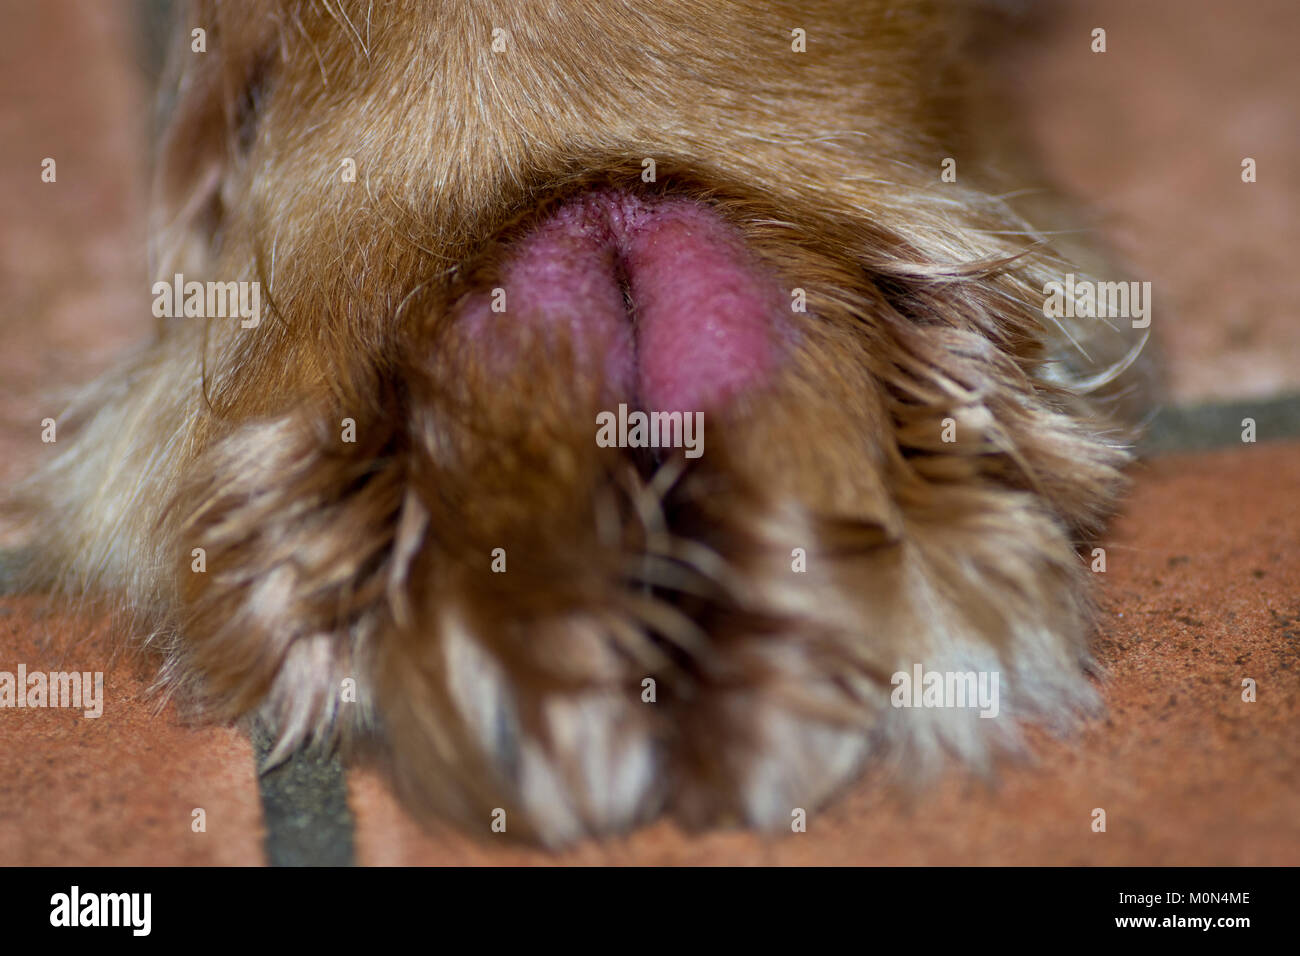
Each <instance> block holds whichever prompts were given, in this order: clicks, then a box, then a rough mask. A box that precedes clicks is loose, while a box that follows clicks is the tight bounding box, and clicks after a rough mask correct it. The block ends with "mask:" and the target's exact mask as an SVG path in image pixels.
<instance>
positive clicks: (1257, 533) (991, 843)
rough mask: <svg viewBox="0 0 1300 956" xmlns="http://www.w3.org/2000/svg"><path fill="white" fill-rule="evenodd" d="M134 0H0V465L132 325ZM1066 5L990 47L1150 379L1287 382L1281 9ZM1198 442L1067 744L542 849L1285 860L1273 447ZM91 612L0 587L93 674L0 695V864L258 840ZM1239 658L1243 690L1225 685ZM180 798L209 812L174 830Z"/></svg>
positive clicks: (411, 853) (1293, 361)
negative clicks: (796, 814)
mask: <svg viewBox="0 0 1300 956" xmlns="http://www.w3.org/2000/svg"><path fill="white" fill-rule="evenodd" d="M133 9H134V7H133V6H132V5H130V4H127V3H125V2H116V0H113V2H98V0H45V2H43V3H41V4H35V3H18V2H8V3H5V4H4V14H5V22H6V29H5V31H4V32H3V35H0V87H2V88H4V89H6V90H17V91H20V92H19V95H17V96H10V97H6V99H5V101H4V103H3V104H0V144H3V146H0V209H3V210H4V216H3V217H0V289H3V291H4V295H3V296H0V481H6V480H9V479H10V478H12V477H13V476H14V475H17V474H20V473H22V472H23V471H25V470H26V469H28V468H30V467H31V465H32V464H33V462H35V461H36V460H38V458H39V456H40V455H41V454H42V453H43V451H44V448H43V446H42V445H41V444H40V441H39V436H38V429H37V426H36V424H35V423H36V422H39V420H40V418H42V417H44V416H45V415H46V414H53V413H54V411H55V410H56V409H57V405H56V404H51V402H50V401H49V400H48V399H44V398H41V397H40V396H41V395H42V394H43V393H42V390H43V389H45V388H48V387H49V386H51V385H58V384H62V383H68V382H74V381H78V380H81V379H82V378H84V377H85V375H86V374H88V373H89V372H90V371H93V370H94V369H97V368H100V367H102V366H103V365H105V364H106V363H107V362H108V361H109V360H110V359H111V357H112V356H114V355H116V354H120V353H121V352H122V351H123V350H125V349H126V348H129V347H130V346H131V345H132V344H134V343H136V342H139V341H141V340H142V339H143V338H144V337H145V336H146V335H147V334H148V330H149V327H150V319H149V308H148V287H147V282H146V281H145V280H146V277H147V270H146V266H145V263H144V260H143V257H142V255H141V254H140V251H139V250H140V249H141V248H142V245H141V243H142V236H143V230H142V226H141V221H142V217H141V211H140V210H141V200H142V196H143V185H142V184H143V182H144V181H145V177H146V162H145V157H146V155H147V151H146V147H145V144H146V142H147V135H148V133H147V123H146V119H147V116H148V108H147V100H146V95H147V94H146V90H147V85H148V84H147V82H146V81H145V80H144V79H143V77H142V75H141V71H140V69H139V64H140V63H142V62H144V61H145V60H146V57H145V56H143V55H141V54H137V53H135V52H133V50H134V47H133V44H134V42H135V41H134V33H133V29H132V25H131V22H130V21H129V19H128V15H129V14H130V12H131V11H132V10H133ZM1062 10H1063V15H1062V16H1061V17H1060V18H1059V19H1058V20H1056V21H1055V22H1054V24H1053V25H1052V27H1051V28H1050V30H1049V33H1048V35H1047V36H1046V38H1045V40H1044V42H1043V43H1041V44H1040V45H1039V46H1038V47H1037V48H1036V49H1035V50H1034V51H1031V52H1030V53H1029V54H1027V55H1026V56H1025V57H1023V58H1022V59H1021V60H1020V61H1018V62H1017V63H1015V64H1013V65H1012V67H1011V69H1012V70H1013V71H1022V72H1023V76H1024V83H1023V86H1022V93H1021V94H1020V98H1021V100H1022V101H1023V103H1022V105H1023V107H1024V109H1025V110H1026V111H1027V112H1028V114H1029V115H1030V116H1031V117H1032V119H1033V123H1034V127H1033V128H1034V134H1035V139H1036V141H1037V143H1038V146H1039V148H1040V149H1041V151H1042V152H1043V154H1044V156H1045V158H1046V160H1047V162H1048V165H1049V168H1050V170H1051V171H1052V172H1053V174H1054V176H1055V178H1056V179H1057V180H1058V181H1059V182H1061V183H1062V184H1064V185H1065V186H1066V187H1067V188H1069V189H1071V190H1072V191H1074V192H1075V193H1077V194H1078V195H1079V196H1081V197H1082V198H1083V199H1084V200H1085V201H1086V202H1087V203H1089V208H1090V209H1091V210H1092V211H1093V213H1094V216H1093V218H1094V219H1095V221H1096V223H1097V226H1098V228H1099V229H1100V230H1101V232H1102V233H1103V234H1104V235H1105V236H1106V237H1107V238H1108V239H1109V241H1111V242H1112V244H1114V245H1115V246H1116V248H1118V249H1119V250H1120V251H1121V253H1122V254H1123V256H1124V257H1125V258H1126V260H1127V261H1128V262H1129V263H1130V264H1131V266H1132V268H1133V271H1134V273H1135V275H1136V276H1137V277H1139V278H1150V279H1151V280H1152V281H1153V282H1154V283H1155V284H1156V294H1157V296H1158V297H1160V298H1159V299H1158V301H1160V302H1164V303H1168V306H1169V308H1168V311H1167V312H1165V313H1162V314H1163V315H1167V317H1168V318H1167V321H1165V322H1159V321H1158V322H1157V328H1158V331H1159V333H1160V336H1161V340H1162V344H1163V346H1164V349H1165V351H1166V352H1167V353H1168V355H1169V357H1170V369H1171V382H1172V387H1173V394H1174V398H1175V399H1176V400H1178V401H1180V402H1194V401H1200V400H1207V399H1225V398H1234V397H1235V398H1245V399H1247V400H1248V401H1249V400H1253V399H1257V398H1259V399H1262V398H1268V397H1270V396H1276V395H1280V394H1284V393H1288V392H1295V391H1297V390H1300V323H1297V322H1296V321H1294V315H1293V313H1294V310H1295V307H1296V303H1297V302H1298V301H1300V294H1298V293H1300V272H1297V270H1295V269H1293V268H1290V267H1289V263H1287V262H1284V261H1283V260H1282V257H1283V256H1284V255H1291V254H1294V251H1295V250H1296V249H1297V248H1300V243H1297V239H1300V235H1298V234H1297V230H1298V229H1300V225H1297V224H1300V215H1298V213H1300V209H1298V208H1297V207H1298V206H1300V182H1298V181H1297V179H1296V172H1297V171H1300V162H1298V160H1300V143H1298V142H1297V139H1298V138H1300V124H1296V123H1295V122H1294V115H1293V109H1292V107H1291V103H1290V98H1291V97H1292V96H1293V94H1294V90H1295V89H1296V88H1297V87H1298V86H1300V82H1298V81H1300V60H1296V59H1295V58H1294V57H1293V56H1292V55H1291V50H1290V37H1292V36H1294V34H1295V28H1296V26H1297V25H1298V24H1300V8H1297V7H1295V6H1294V5H1293V4H1291V3H1288V2H1284V0H1281V2H1264V0H1249V2H1238V3H1230V2H1226V0H1224V2H1219V0H1214V2H1210V0H1205V2H1194V0H1193V2H1182V0H1149V2H1144V3H1142V4H1132V3H1125V2H1123V0H1103V2H1094V3H1090V4H1087V5H1086V6H1085V5H1084V4H1082V3H1065V4H1063V5H1062ZM1207 22H1208V23H1209V24H1210V25H1209V26H1207ZM1093 26H1104V27H1105V28H1106V29H1107V30H1108V35H1109V43H1110V51H1111V52H1109V53H1107V54H1105V55H1104V56H1096V55H1093V54H1090V53H1089V52H1088V51H1087V36H1088V32H1089V31H1090V29H1091V28H1092V27H1093ZM1211 27H1212V28H1211ZM45 156H54V157H56V158H57V159H58V163H59V182H58V183H57V185H55V186H42V185H41V184H40V183H39V180H38V174H39V165H40V161H41V159H42V158H43V157H45ZM1242 156H1253V157H1255V158H1257V159H1258V161H1259V168H1260V181H1259V182H1258V183H1256V184H1254V185H1251V186H1247V185H1245V184H1242V183H1241V182H1240V180H1239V175H1238V171H1239V163H1240V159H1241V157H1242ZM1219 427H1222V426H1219ZM1218 437H1219V439H1220V440H1219V441H1218V442H1217V443H1219V444H1224V445H1225V446H1227V447H1225V448H1224V449H1223V450H1218V451H1210V452H1198V453H1194V454H1182V455H1172V456H1166V457H1160V458H1156V459H1153V460H1151V461H1150V462H1148V463H1147V464H1144V465H1143V466H1141V467H1139V468H1138V469H1137V470H1136V471H1135V479H1136V484H1135V490H1134V493H1133V495H1132V497H1131V499H1130V501H1129V503H1128V507H1127V511H1126V513H1125V515H1124V516H1123V517H1122V518H1121V519H1120V520H1119V521H1117V522H1116V523H1115V525H1114V527H1113V528H1112V530H1111V532H1110V534H1109V535H1108V537H1107V540H1106V541H1105V542H1104V544H1105V545H1106V547H1107V549H1108V553H1109V568H1108V571H1107V573H1106V575H1105V577H1104V580H1103V581H1102V582H1101V586H1102V607H1103V616H1102V621H1101V630H1100V637H1099V641H1098V653H1099V656H1100V658H1101V660H1102V662H1103V663H1104V664H1105V666H1106V667H1107V669H1108V676H1107V679H1106V685H1105V698H1106V702H1107V705H1108V709H1107V712H1106V714H1105V715H1104V716H1103V717H1099V718H1098V719H1097V720H1096V721H1094V722H1093V723H1091V724H1089V725H1088V726H1087V727H1086V728H1085V729H1084V730H1083V732H1082V733H1080V734H1079V735H1077V736H1075V737H1072V738H1070V739H1069V740H1066V741H1054V740H1049V739H1045V738H1041V737H1035V738H1034V748H1033V749H1034V752H1035V754H1036V757H1037V759H1036V761H1035V762H1034V763H1032V764H1029V765H1024V766H1008V767H1006V768H1004V769H1003V772H1002V773H1000V775H999V778H998V779H999V782H998V786H997V789H996V790H993V789H990V788H988V787H985V786H984V785H981V784H976V783H973V782H972V781H970V780H969V779H967V778H966V777H964V776H963V775H961V774H959V773H953V774H951V775H949V776H948V777H946V778H945V779H944V780H943V781H942V782H941V783H940V785H939V786H938V787H936V788H935V790H933V791H932V792H930V793H928V794H926V795H925V796H923V797H922V798H921V799H920V800H919V801H918V802H913V803H905V802H904V801H902V800H901V799H900V798H899V797H897V796H896V795H894V794H891V793H888V792H881V791H880V790H879V789H878V788H876V787H874V786H873V784H872V783H871V781H870V780H869V779H868V780H866V781H864V782H863V783H862V785H860V786H859V787H857V788H855V790H854V791H853V792H852V793H851V794H849V795H848V796H847V797H846V798H845V799H844V800H842V801H840V802H839V803H837V804H836V805H834V806H833V807H831V808H829V809H827V810H825V811H823V812H821V813H819V814H815V815H814V816H813V817H812V819H811V821H810V827H809V832H808V833H807V834H804V835H801V836H795V837H790V838H787V839H785V840H781V841H777V842H774V843H769V842H764V841H760V840H758V839H756V838H754V837H752V836H750V835H747V834H744V833H737V832H719V833H713V834H708V835H704V836H688V835H685V834H683V833H681V832H679V831H678V830H676V829H675V828H673V827H671V826H669V825H666V824H663V825H658V826H655V827H652V828H650V829H647V830H645V831H642V832H639V833H637V834H634V835H633V836H631V837H629V838H627V839H625V840H620V841H616V842H614V843H610V844H600V845H596V844H589V845H584V846H582V847H579V848H578V849H576V850H574V851H572V852H571V853H569V854H565V855H564V856H562V857H561V858H560V859H561V860H563V861H572V862H589V863H595V862H617V863H677V864H689V863H727V862H737V863H751V862H753V863H768V862H780V863H907V864H913V863H1035V862H1039V863H1273V864H1278V863H1290V864H1295V863H1298V862H1300V659H1298V656H1297V655H1298V654H1300V550H1298V549H1297V544H1298V543H1300V443H1298V442H1295V441H1276V442H1270V441H1263V440H1262V441H1261V442H1260V443H1259V444H1254V445H1242V444H1241V443H1240V442H1238V441H1235V438H1234V436H1232V435H1227V436H1222V435H1221V436H1218ZM1268 437H1269V436H1268V435H1267V434H1264V435H1261V439H1266V438H1268ZM5 542H6V530H5V528H4V527H3V526H2V525H0V546H3V545H4V544H5ZM111 632H112V625H111V624H110V623H109V622H107V621H105V620H102V619H99V618H96V617H94V616H87V615H85V614H78V613H74V612H72V611H70V610H68V609H66V608H58V607H49V606H47V602H46V601H44V600H43V599H41V598H37V597H31V596H21V597H14V596H11V597H5V598H0V670H13V669H15V668H16V666H17V663H18V662H23V663H25V664H26V665H27V667H28V668H29V669H31V670H37V669H58V670H63V669H72V668H76V669H78V670H91V671H94V670H103V671H104V672H105V698H106V699H105V704H104V715H103V716H102V717H101V718H99V719H96V720H88V719H84V718H82V717H80V716H77V715H75V714H73V713H70V712H67V711H60V710H53V709H51V710H42V711H15V710H0V864H14V863H38V864H49V863H88V864H104V863H187V864H198V863H214V864H247V863H260V862H263V861H265V860H266V859H267V852H266V850H265V849H264V845H263V840H264V837H265V833H264V830H265V827H264V824H263V812H262V803H261V797H260V796H259V784H258V779H257V777H256V775H255V772H254V754H253V749H252V747H251V746H250V744H249V742H248V740H247V739H246V738H245V737H244V736H243V735H242V734H240V733H238V732H236V731H234V730H231V729H227V728H212V727H187V726H185V725H184V724H183V723H182V722H181V721H180V720H179V719H178V717H177V715H176V713H175V711H174V710H173V709H171V708H170V707H167V708H162V709H159V707H158V705H157V703H156V702H155V701H154V700H153V699H152V698H151V697H150V696H149V695H148V693H147V687H148V669H147V664H146V663H145V662H142V661H140V660H132V659H124V658H122V657H121V656H116V657H115V656H114V655H113V654H112V652H111V647H113V646H115V644H114V642H112V641H111V640H110V638H111V637H112V636H113V635H112V633H111ZM1247 677H1249V678H1253V679H1254V680H1255V681H1256V682H1257V686H1258V700H1257V701H1256V702H1255V703H1250V704H1248V703H1244V702H1243V701H1242V699H1241V681H1242V679H1243V678H1247ZM347 788H348V798H349V802H350V805H351V808H352V811H353V814H354V817H355V831H356V832H355V843H356V857H357V859H358V860H359V862H362V863H376V864H379V863H495V862H516V863H517V862H528V863H543V862H549V861H550V860H552V859H553V858H552V857H548V856H545V855H543V854H540V853H536V852H532V851H526V850H520V849H518V848H512V847H507V846H503V845H500V844H496V843H493V842H491V840H490V839H489V840H485V841H475V840H470V839H468V838H466V837H464V836H460V835H456V834H450V833H439V834H427V833H424V832H422V831H421V830H419V828H417V827H416V826H415V825H414V824H413V823H411V821H410V820H409V819H408V818H407V817H406V816H405V815H404V814H403V813H402V811H401V810H400V809H398V808H397V807H396V806H395V804H394V802H393V800H392V798H391V796H390V795H389V794H388V792H387V790H386V789H385V787H384V785H383V784H382V782H381V781H380V780H379V779H378V778H376V777H375V776H374V775H373V774H371V773H370V772H368V771H362V770H356V771H353V772H352V773H350V774H349V776H348V783H347ZM1094 807H1103V808H1105V809H1106V811H1107V814H1108V831H1107V832H1106V833H1104V834H1096V833H1093V832H1092V831H1091V829H1090V826H1089V824H1090V821H1091V812H1092V809H1093V808H1094ZM196 808H201V809H202V810H204V812H205V814H206V832H202V833H196V832H194V830H193V829H192V826H191V822H192V819H193V812H194V810H195V809H196ZM268 819H270V817H268ZM278 826H279V824H277V827H278ZM275 858H277V859H278V858H280V857H275Z"/></svg>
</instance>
